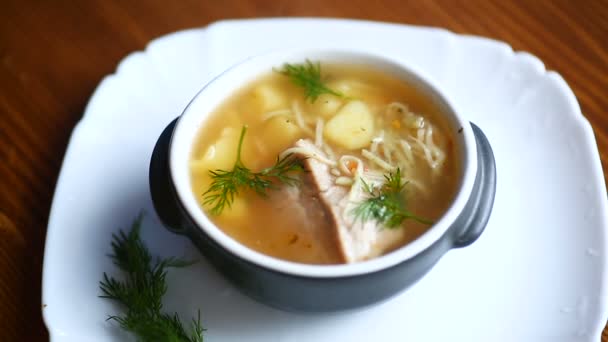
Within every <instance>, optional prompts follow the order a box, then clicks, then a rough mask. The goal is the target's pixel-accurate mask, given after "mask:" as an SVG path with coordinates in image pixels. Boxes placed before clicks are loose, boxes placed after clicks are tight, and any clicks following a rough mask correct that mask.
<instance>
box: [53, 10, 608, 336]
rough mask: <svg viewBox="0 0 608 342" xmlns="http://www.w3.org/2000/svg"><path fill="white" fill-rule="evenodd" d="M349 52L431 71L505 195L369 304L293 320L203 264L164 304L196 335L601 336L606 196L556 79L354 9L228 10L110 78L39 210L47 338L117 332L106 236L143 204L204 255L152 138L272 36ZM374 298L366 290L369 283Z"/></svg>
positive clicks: (470, 40) (581, 123)
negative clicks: (243, 17)
mask: <svg viewBox="0 0 608 342" xmlns="http://www.w3.org/2000/svg"><path fill="white" fill-rule="evenodd" d="M296 45H297V46H300V47H301V46H303V45H310V46H312V45H317V46H318V45H323V46H344V47H348V46H357V47H365V48H367V49H369V51H371V52H375V53H380V54H386V55H399V57H401V58H403V59H405V60H407V61H408V62H409V63H411V64H416V65H417V66H418V67H420V68H421V69H423V70H424V71H426V72H427V73H428V74H429V75H430V76H432V77H434V78H435V79H436V81H438V82H439V83H440V84H442V86H443V88H444V89H445V90H446V91H447V92H448V93H449V94H450V96H451V97H452V98H453V99H454V100H455V105H456V106H457V107H458V108H459V109H460V110H461V112H462V113H466V115H468V117H469V119H470V120H471V121H473V122H475V123H476V124H478V125H479V126H480V127H481V128H482V129H483V130H484V132H485V133H486V134H487V136H488V138H489V140H490V142H491V144H492V146H493V148H494V153H495V156H496V162H497V175H498V188H497V192H496V202H495V207H494V212H493V214H492V218H491V220H490V223H489V225H488V227H487V229H486V231H485V232H484V234H483V235H482V236H481V238H480V239H479V240H478V241H477V242H476V243H474V244H473V245H471V246H469V247H467V248H464V249H459V250H453V251H450V252H448V253H447V255H445V257H444V258H443V259H442V260H441V261H440V262H439V263H438V264H437V265H436V267H435V268H434V269H433V270H432V271H431V272H430V273H429V274H428V275H427V276H426V277H425V278H424V279H422V280H421V281H420V282H419V283H417V284H416V285H414V286H413V287H412V288H410V290H408V291H406V292H404V293H402V294H400V295H399V296H397V297H395V298H393V299H391V300H389V301H387V302H385V303H383V304H380V305H377V306H374V307H372V308H368V309H363V310H358V311H354V312H348V313H339V314H327V315H298V314H291V313H285V312H281V311H277V310H274V309H271V308H268V307H266V306H264V305H261V304H259V303H257V302H254V301H252V300H250V299H249V298H247V297H244V296H243V295H241V294H240V293H239V292H237V291H236V290H235V289H234V288H233V287H232V286H231V285H229V284H228V283H226V281H225V280H224V279H223V278H221V277H220V276H219V275H218V274H217V273H216V272H215V271H214V270H212V269H211V268H210V266H209V265H208V264H207V263H206V262H205V261H204V260H202V261H201V262H200V263H198V264H197V265H195V266H193V267H190V268H187V269H182V270H174V271H171V272H170V274H169V279H168V281H169V284H170V286H169V293H168V294H167V301H166V309H167V310H176V311H177V312H179V313H180V314H181V315H182V317H183V318H184V319H189V317H191V316H193V315H195V314H196V310H197V308H199V307H200V308H201V310H202V313H203V322H204V325H205V326H206V328H207V329H208V331H207V333H206V339H205V340H206V341H211V342H212V341H249V342H253V341H535V342H536V341H552V342H556V341H558V342H561V341H598V340H599V339H600V333H601V331H602V329H603V327H604V324H605V322H606V318H607V314H608V297H607V292H606V290H607V289H608V281H607V280H608V272H607V254H606V248H607V231H608V229H607V226H608V225H607V222H608V221H607V216H606V215H607V213H608V206H607V200H606V190H605V185H604V178H603V173H602V170H601V165H600V159H599V156H598V151H597V147H596V144H595V140H594V136H593V132H592V130H591V126H590V125H589V123H588V122H587V120H586V119H585V118H584V117H583V116H582V114H581V112H580V108H579V106H578V104H577V101H576V99H575V97H574V95H573V93H572V91H571V90H570V88H569V87H568V85H567V84H566V83H565V82H564V80H563V79H562V78H561V77H560V76H559V75H558V74H556V73H554V72H547V71H546V70H545V69H544V66H543V64H542V62H540V61H539V60H538V59H537V58H535V57H533V56H531V55H529V54H526V53H514V52H513V51H512V49H511V48H510V47H509V46H508V45H507V44H504V43H500V42H496V41H493V40H489V39H484V38H479V37H471V36H461V35H454V34H452V33H450V32H447V31H444V30H439V29H433V28H422V27H412V26H404V25H394V24H381V23H372V22H362V21H350V20H319V19H276V20H251V21H225V22H219V23H216V24H213V25H211V26H209V27H207V28H204V29H196V30H190V31H183V32H178V33H175V34H171V35H168V36H165V37H161V38H159V39H156V40H154V41H153V42H151V43H150V45H149V46H148V48H147V49H146V51H145V52H137V53H134V54H131V55H129V56H128V57H127V58H125V59H124V60H123V61H122V62H121V63H120V65H119V66H118V70H117V72H116V74H114V75H111V76H108V77H106V78H105V79H104V80H103V81H102V82H101V84H100V85H99V87H98V88H97V90H96V92H95V94H94V95H93V97H92V98H91V101H90V102H89V105H88V106H87V108H86V112H85V115H84V118H83V119H82V120H81V122H80V123H79V124H78V125H77V127H76V128H75V129H74V132H73V133H72V138H71V141H70V144H69V147H68V150H67V153H66V156H65V160H64V165H63V168H62V170H61V174H60V177H59V181H58V183H57V189H56V192H55V198H54V201H53V206H52V210H51V215H50V218H49V226H48V233H47V241H46V251H45V259H44V275H43V304H46V306H45V308H44V309H43V311H44V312H43V314H44V320H45V322H46V325H47V327H48V329H49V332H50V335H51V339H52V341H61V342H64V341H114V340H120V339H121V338H124V337H125V335H124V334H122V333H121V332H120V331H119V329H118V328H116V326H115V325H114V324H113V323H111V322H107V321H106V320H105V319H106V317H107V315H109V314H113V313H116V312H117V307H116V306H115V305H114V304H113V303H111V302H109V301H107V300H104V299H100V298H98V297H97V296H98V295H99V294H100V292H99V289H98V281H99V280H100V278H101V275H102V273H103V272H104V271H109V272H110V273H111V272H113V271H114V270H115V269H114V267H113V266H112V264H111V262H110V260H109V259H108V258H107V256H106V254H107V253H108V252H109V246H110V239H111V233H112V232H115V231H117V229H118V228H119V227H128V225H129V224H130V222H131V220H132V219H133V218H134V217H135V215H136V214H137V213H138V211H139V210H140V209H142V208H143V209H145V210H147V212H148V213H149V215H148V216H147V218H146V220H145V226H146V227H147V228H146V229H145V230H144V232H143V234H144V237H145V239H146V241H147V242H148V243H149V245H150V246H151V248H152V250H153V251H154V252H156V253H158V254H160V255H165V256H166V255H178V256H179V255H183V256H186V257H193V258H197V257H199V253H198V252H197V251H196V249H195V248H194V247H193V245H192V244H190V243H189V242H188V240H186V238H184V237H180V236H177V235H173V234H171V233H169V232H167V231H165V230H164V229H163V228H161V226H160V224H159V221H158V219H157V218H156V216H155V215H154V212H153V210H152V206H151V200H150V196H149V191H148V162H149V158H150V154H151V152H152V148H153V146H154V143H155V141H156V139H157V137H158V135H159V134H160V132H161V131H162V129H163V128H164V127H165V125H166V124H168V123H169V122H170V121H171V120H172V119H173V118H175V117H176V116H177V115H179V114H180V112H181V110H182V109H183V108H184V107H185V105H186V104H187V102H188V100H189V99H190V98H191V97H192V96H193V95H194V94H195V92H196V91H197V90H198V89H199V88H200V87H201V86H202V85H203V84H204V83H205V82H207V81H208V80H209V79H210V78H211V77H212V76H213V75H215V74H217V73H218V72H220V71H221V70H223V69H224V68H226V67H227V66H229V65H231V64H232V63H234V62H236V61H238V60H241V59H243V58H245V57H246V56H250V55H253V54H257V53H260V52H265V51H268V50H271V49H275V48H279V47H281V48H282V47H294V46H296ZM370 291H373V289H370Z"/></svg>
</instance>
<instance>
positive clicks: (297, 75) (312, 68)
mask: <svg viewBox="0 0 608 342" xmlns="http://www.w3.org/2000/svg"><path fill="white" fill-rule="evenodd" d="M279 72H280V73H281V74H283V75H285V76H287V77H289V79H291V81H292V82H293V83H294V84H295V85H297V86H299V87H302V88H304V92H305V94H304V97H305V98H306V99H307V100H310V102H315V101H316V100H317V98H319V96H320V95H322V94H330V95H334V96H338V97H344V95H342V94H340V93H339V92H337V91H335V90H332V89H330V88H328V87H327V86H326V85H325V84H323V79H322V78H321V63H319V62H317V63H312V62H311V61H309V60H306V62H305V63H304V64H289V63H285V65H283V69H281V70H280V71H279Z"/></svg>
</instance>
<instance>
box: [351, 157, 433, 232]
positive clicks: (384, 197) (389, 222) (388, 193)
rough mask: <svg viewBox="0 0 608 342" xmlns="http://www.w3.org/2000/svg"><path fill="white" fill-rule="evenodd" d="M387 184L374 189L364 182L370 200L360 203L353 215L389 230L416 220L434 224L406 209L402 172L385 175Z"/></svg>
mask: <svg viewBox="0 0 608 342" xmlns="http://www.w3.org/2000/svg"><path fill="white" fill-rule="evenodd" d="M384 179H385V180H386V181H385V183H384V184H383V185H382V186H381V187H374V186H371V185H369V184H367V183H366V182H365V181H363V180H361V181H362V182H363V186H364V188H365V191H367V192H368V193H369V195H370V197H369V198H367V199H365V200H364V201H363V202H361V203H359V204H358V205H357V206H356V207H355V208H354V209H353V214H354V215H355V217H356V219H360V220H362V221H368V220H372V219H373V220H376V221H377V222H379V223H381V224H383V225H384V226H385V227H387V228H391V229H392V228H397V227H399V226H401V224H402V223H403V221H405V220H414V221H417V222H420V223H423V224H432V223H433V222H432V221H429V220H427V219H424V218H422V217H419V216H416V215H414V214H413V213H411V212H410V211H408V210H407V209H406V201H405V185H406V184H407V182H405V183H404V182H402V179H401V170H400V169H397V171H395V172H394V173H392V172H391V173H389V174H388V175H384Z"/></svg>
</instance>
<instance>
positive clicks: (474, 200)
mask: <svg viewBox="0 0 608 342" xmlns="http://www.w3.org/2000/svg"><path fill="white" fill-rule="evenodd" d="M471 126H472V128H473V133H474V134H475V141H476V143H477V176H476V177H475V184H474V185H473V191H472V193H471V198H470V199H469V202H468V203H467V205H466V207H465V210H464V219H463V220H462V225H461V226H462V227H464V229H463V230H462V231H460V233H459V234H458V235H457V236H456V238H455V239H454V247H465V246H468V245H470V244H471V243H473V242H474V241H475V240H477V238H478V237H479V235H481V233H482V232H483V230H484V229H485V227H486V224H487V223H488V220H489V219H490V214H491V213H492V206H493V204H494V196H495V194H496V163H495V161H494V153H493V152H492V147H491V146H490V143H489V142H488V139H487V138H486V136H485V134H483V132H482V131H481V129H480V128H479V127H477V126H476V125H475V124H473V123H471Z"/></svg>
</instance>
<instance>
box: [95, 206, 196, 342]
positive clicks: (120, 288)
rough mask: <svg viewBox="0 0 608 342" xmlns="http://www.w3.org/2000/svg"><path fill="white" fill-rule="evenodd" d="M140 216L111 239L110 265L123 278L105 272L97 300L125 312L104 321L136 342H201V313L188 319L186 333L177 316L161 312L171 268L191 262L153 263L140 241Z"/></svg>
mask: <svg viewBox="0 0 608 342" xmlns="http://www.w3.org/2000/svg"><path fill="white" fill-rule="evenodd" d="M142 218H143V215H142V214H140V215H139V216H138V217H137V218H136V219H135V220H134V221H133V224H132V225H131V230H130V231H129V232H128V233H125V232H124V231H122V230H121V231H120V232H119V233H118V234H113V235H112V238H113V239H112V254H111V255H110V258H112V261H114V265H116V266H117V267H118V268H119V269H120V270H121V271H123V273H124V276H121V277H119V278H118V279H123V280H118V279H116V278H114V277H111V276H108V275H107V274H106V273H105V272H104V274H103V280H102V281H100V282H99V287H100V289H101V291H102V292H103V295H101V296H100V297H102V298H107V299H111V300H114V301H116V302H118V303H119V304H121V305H122V306H123V307H124V308H125V312H124V314H122V315H111V316H109V317H108V320H113V321H115V322H117V323H118V324H119V325H120V327H121V328H123V329H125V330H127V331H129V332H131V333H133V334H135V336H136V337H137V340H138V341H175V342H178V341H180V342H181V341H184V342H202V341H203V331H205V329H203V327H202V325H201V313H200V311H199V313H198V317H197V318H196V319H192V322H191V323H190V333H188V332H186V329H185V328H184V325H183V324H182V322H181V321H180V318H179V316H178V315H177V313H174V314H172V315H171V314H168V313H163V312H161V310H162V306H163V304H162V299H163V296H164V295H165V293H166V292H167V283H166V279H165V278H166V275H167V269H168V268H171V267H185V266H189V265H191V264H192V263H193V262H191V261H185V260H182V259H177V258H166V259H162V258H156V259H154V260H153V258H152V256H151V255H150V252H149V251H148V248H147V247H146V246H145V245H144V243H143V242H142V241H141V238H140V234H139V233H140V229H141V222H142Z"/></svg>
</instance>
